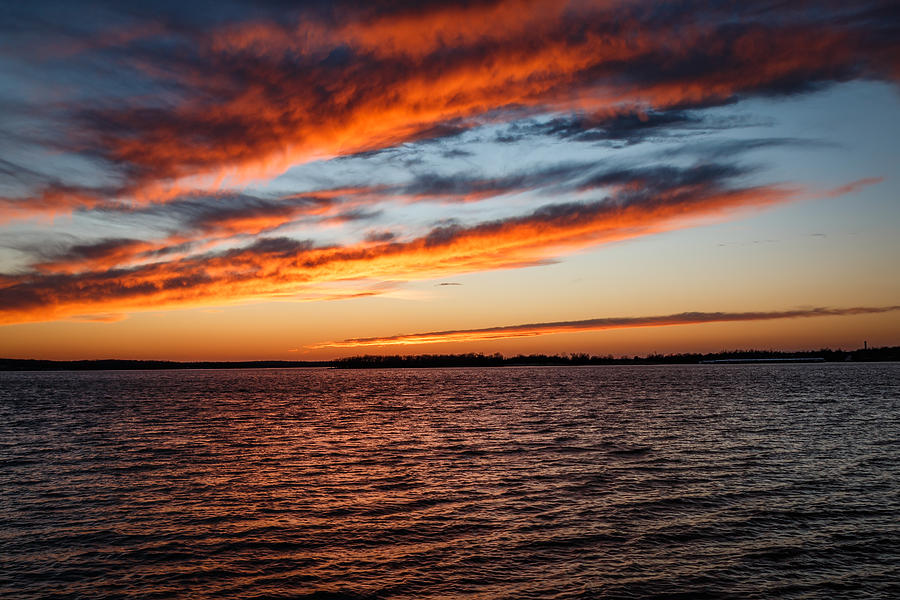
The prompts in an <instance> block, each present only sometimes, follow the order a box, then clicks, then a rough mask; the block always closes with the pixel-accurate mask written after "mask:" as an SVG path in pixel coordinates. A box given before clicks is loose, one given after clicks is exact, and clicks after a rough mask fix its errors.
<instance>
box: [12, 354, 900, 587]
mask: <svg viewBox="0 0 900 600" xmlns="http://www.w3.org/2000/svg"><path fill="white" fill-rule="evenodd" d="M898 409H900V364H896V363H894V364H891V363H886V364H872V365H860V364H847V365H844V364H824V365H704V366H683V367H676V366H665V367H566V368H555V367H554V368H542V367H534V368H500V369H433V370H383V371H382V370H379V371H339V370H325V369H309V370H306V369H303V370H236V371H201V370H198V371H161V372H140V371H130V372H75V373H73V372H63V373H0V459H2V470H0V596H3V597H10V598H23V599H28V598H126V597H127V598H301V599H302V598H309V599H313V598H315V599H340V598H385V599H387V598H398V599H413V598H415V599H436V598H478V599H487V598H618V597H635V598H646V597H667V598H668V597H672V598H675V597H679V598H704V597H708V598H832V597H840V598H894V597H900V497H898V494H900V411H898Z"/></svg>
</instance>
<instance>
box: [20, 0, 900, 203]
mask: <svg viewBox="0 0 900 600" xmlns="http://www.w3.org/2000/svg"><path fill="white" fill-rule="evenodd" d="M47 6H48V5H47V4H45V3H36V5H35V7H30V6H26V7H24V8H23V7H19V8H17V9H16V11H14V12H15V15H13V16H12V17H11V21H10V22H12V23H14V25H12V26H10V29H11V30H15V31H18V32H24V34H21V35H17V36H15V38H14V39H13V41H12V43H13V44H14V45H15V44H19V45H20V47H18V50H19V52H18V53H17V55H18V56H19V57H20V58H19V60H20V61H24V62H25V63H26V64H27V63H28V58H25V57H27V56H28V54H27V52H24V49H25V48H27V46H28V44H27V43H26V41H27V39H30V38H29V34H30V35H31V36H32V37H34V38H38V37H43V38H45V39H47V40H48V43H47V45H48V47H49V48H51V50H50V51H51V53H52V52H53V50H52V48H55V47H56V46H60V47H61V46H64V45H65V44H64V43H63V42H65V41H68V42H72V41H73V40H75V41H84V40H95V41H94V43H85V44H83V45H82V46H81V47H79V48H77V49H75V50H71V49H70V50H69V53H68V54H67V56H68V57H69V59H70V60H69V61H68V62H67V65H68V72H69V79H70V80H71V81H72V84H73V85H72V86H70V87H72V88H73V89H77V90H78V92H77V93H76V94H74V96H73V98H72V99H71V101H69V102H67V103H65V104H66V106H65V110H64V111H63V112H60V111H59V108H58V107H56V108H54V109H53V110H54V119H56V118H57V117H58V118H64V119H66V120H65V122H64V123H62V128H61V129H62V131H63V132H64V135H63V136H60V137H61V139H62V141H61V144H62V145H63V147H66V148H68V150H69V151H71V152H75V153H77V154H79V155H82V156H84V157H90V158H92V159H94V160H96V161H99V162H98V164H101V165H105V168H106V169H107V170H109V171H112V172H113V173H115V174H116V177H118V178H120V179H122V180H123V181H125V183H123V185H122V188H121V189H120V190H118V191H119V192H120V193H119V195H121V193H122V192H131V191H135V190H146V189H147V188H148V187H150V188H152V187H153V185H155V184H158V183H159V182H169V181H171V180H175V179H181V178H186V177H192V176H196V175H203V174H211V175H213V176H215V175H219V174H222V173H228V172H230V171H241V172H244V171H257V172H269V170H270V169H271V167H269V166H267V165H269V164H270V163H271V162H272V159H276V158H278V157H286V159H287V161H288V162H289V163H290V162H293V161H297V160H301V159H302V158H301V157H303V156H306V155H308V154H316V155H323V154H324V155H329V154H330V155H342V154H354V153H360V152H378V151H380V150H382V149H384V148H388V147H393V146H396V145H398V144H402V143H407V142H416V141H423V140H433V139H446V138H447V137H448V136H456V135H459V134H460V133H461V132H464V131H466V130H468V129H470V128H471V127H474V126H477V125H479V124H481V123H484V122H492V121H507V120H509V119H511V118H517V116H520V115H522V114H529V113H531V114H534V113H543V112H545V111H546V110H547V107H548V106H556V105H559V104H560V103H564V102H565V100H566V99H567V98H571V97H572V95H573V93H580V94H582V95H583V96H584V103H588V104H590V103H593V104H596V105H597V108H598V110H597V111H590V112H589V113H588V114H591V115H599V114H604V111H607V112H608V111H613V112H617V111H620V110H621V107H620V104H621V103H612V104H611V103H609V102H607V101H605V100H603V97H596V98H594V97H592V96H591V95H590V90H592V89H595V88H596V87H597V86H602V87H603V88H604V89H608V90H614V91H616V92H618V93H620V94H621V95H622V96H623V97H627V98H630V99H631V101H632V102H633V103H635V104H636V105H640V106H646V110H645V111H644V112H635V111H626V112H624V113H623V114H619V115H615V114H613V115H612V116H606V117H596V116H577V115H576V116H565V117H560V118H559V119H558V120H556V121H551V122H550V123H548V124H544V125H543V126H542V127H543V129H544V131H545V133H547V134H550V135H555V136H558V137H562V138H564V139H573V140H582V141H597V140H611V141H616V142H620V143H626V144H628V143H635V142H637V141H640V140H642V139H646V137H647V136H649V135H652V134H654V132H655V133H663V132H665V131H667V129H669V128H679V127H681V128H684V127H695V126H698V125H700V123H699V122H698V119H700V117H698V116H697V115H694V114H692V113H690V112H688V110H689V109H697V108H706V107H709V106H715V105H721V104H724V103H729V102H734V101H735V100H736V99H740V98H744V97H748V96H753V95H772V94H795V93H801V92H808V91H812V90H815V89H818V88H820V87H821V86H824V85H829V84H831V83H834V82H840V81H845V80H848V79H853V78H861V77H865V78H883V79H892V78H896V76H897V73H898V68H900V61H898V59H897V56H898V48H900V46H898V42H897V40H898V39H900V35H896V34H897V33H898V29H900V19H898V17H897V11H896V7H894V6H893V3H891V2H887V1H878V0H870V1H868V2H861V3H855V4H854V6H853V7H852V8H848V7H843V6H840V5H837V4H824V5H823V4H820V3H817V4H811V3H803V2H801V3H798V4H796V5H790V4H784V3H770V2H763V1H756V2H754V1H750V2H743V3H740V4H738V5H727V6H726V5H722V4H721V3H716V2H692V1H686V2H677V3H665V4H662V5H660V4H658V3H650V2H634V3H626V4H623V5H621V6H615V7H613V8H605V7H604V6H603V5H600V6H595V7H592V6H589V5H581V4H576V3H573V4H571V5H559V4H556V3H540V2H536V3H535V4H534V5H533V6H530V7H527V8H526V9H524V12H523V8H522V7H521V6H519V5H514V4H509V3H506V2H502V1H498V2H491V3H464V4H459V3H423V4H422V5H419V6H417V7H416V8H415V9H413V8H400V9H398V8H397V6H395V5H393V4H390V5H386V4H381V3H374V4H366V5H363V6H360V5H358V4H355V3H351V4H348V5H346V6H344V5H341V6H342V8H338V7H332V6H328V7H326V6H327V5H326V4H325V3H313V4H302V5H290V6H285V5H278V8H277V9H276V8H273V6H274V5H272V4H262V5H257V4H256V3H252V4H251V3H242V2H228V3H226V4H225V5H224V6H222V7H219V5H218V4H217V9H216V10H213V11H209V12H206V11H204V10H203V9H202V8H198V7H197V6H196V5H194V4H193V3H181V4H178V3H170V4H166V5H165V6H164V7H160V8H159V10H157V7H156V6H154V9H153V10H152V11H150V10H148V9H146V8H141V7H128V6H123V5H119V4H117V3H98V2H94V3H86V7H85V8H84V9H82V8H81V7H80V6H81V3H79V9H78V11H74V10H73V9H72V8H71V7H66V6H65V5H63V4H58V5H54V6H55V8H54V9H53V10H50V9H48V8H47ZM529 11H530V12H529ZM76 13H77V14H78V15H79V16H80V18H72V17H73V16H74V15H75V14H76ZM67 15H68V16H67ZM23 40H26V41H23ZM57 42H58V43H57ZM451 42H453V43H451ZM601 50H602V51H601ZM59 51H60V52H61V50H59ZM51 62H52V61H51ZM486 64H490V65H492V70H491V72H490V73H486V72H485V69H484V65H486ZM73 65H74V68H73ZM79 65H81V66H84V67H85V70H84V71H83V78H84V79H83V81H81V82H79V80H78V76H79V75H78V74H79ZM51 66H52V65H47V64H45V65H43V66H40V67H39V68H37V69H35V72H38V71H41V70H42V69H44V70H46V69H50V68H51ZM88 67H90V68H88ZM104 68H105V69H106V70H105V71H104V70H103V69H104ZM529 69H530V71H529ZM121 71H127V74H128V76H127V77H126V78H124V79H123V78H118V77H112V76H111V75H113V74H114V73H119V72H121ZM35 77H37V75H35ZM113 81H120V83H118V84H113ZM79 83H80V84H81V85H80V87H79ZM103 84H105V85H106V88H104V85H103ZM511 135H512V136H513V137H512V138H511V139H517V138H516V136H515V135H514V133H513V134H511ZM332 140H338V141H336V142H333V141H332ZM37 195H39V194H37ZM73 203H75V204H77V202H76V201H73ZM60 204H61V206H63V207H65V206H67V204H66V203H60ZM50 205H52V203H48V204H47V206H50Z"/></svg>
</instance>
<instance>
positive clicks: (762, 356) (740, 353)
mask: <svg viewBox="0 0 900 600" xmlns="http://www.w3.org/2000/svg"><path fill="white" fill-rule="evenodd" d="M894 361H900V346H885V347H881V348H865V349H864V348H859V349H857V350H848V351H845V350H831V349H822V350H810V351H803V352H777V351H769V350H730V351H725V352H714V353H707V354H696V353H681V354H649V355H646V356H633V357H613V356H609V355H608V356H594V355H588V354H557V355H546V354H530V355H516V356H509V357H507V356H503V355H501V354H475V353H469V354H416V355H406V356H402V355H366V356H352V357H348V358H338V359H334V360H319V361H288V360H255V361H189V362H180V361H166V360H127V359H126V360H121V359H101V360H41V359H16V358H0V371H130V370H182V369H302V368H315V367H318V368H321V367H331V368H335V369H393V368H440V367H518V366H585V365H687V364H747V363H776V364H780V363H823V362H831V363H833V362H894Z"/></svg>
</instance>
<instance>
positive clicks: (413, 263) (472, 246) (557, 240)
mask: <svg viewBox="0 0 900 600" xmlns="http://www.w3.org/2000/svg"><path fill="white" fill-rule="evenodd" d="M794 195H795V192H793V191H791V190H785V189H778V188H764V187H763V188H747V189H740V190H720V189H717V187H715V186H712V187H710V184H708V183H707V184H693V185H683V186H680V187H676V188H672V189H669V190H666V191H657V192H654V194H653V195H652V196H650V197H648V198H645V199H641V200H631V201H629V202H622V203H620V202H616V201H612V200H604V201H598V202H592V203H584V204H562V205H551V206H547V207H544V208H542V209H539V210H537V211H535V212H533V213H532V214H530V215H526V216H522V217H516V218H511V219H506V220H502V221H493V222H486V223H482V224H479V225H474V226H470V227H462V226H450V227H442V228H437V229H434V230H432V231H431V232H430V233H429V234H428V235H425V236H422V237H419V238H416V239H413V240H410V241H407V242H393V241H388V242H381V243H371V242H364V243H360V244H358V245H355V246H344V247H325V248H321V247H313V246H312V244H311V243H309V242H298V241H294V240H289V239H286V238H270V239H261V240H258V241H257V242H255V243H254V244H252V245H250V246H247V247H245V248H238V249H234V250H228V251H225V252H220V253H218V254H206V255H199V256H192V257H184V258H181V259H178V260H172V261H170V262H158V263H150V264H144V265H138V266H135V267H131V268H127V269H123V268H119V269H111V270H108V271H94V272H82V273H77V274H71V273H70V274H46V275H40V274H32V275H24V276H21V277H17V278H13V279H12V280H11V281H10V282H7V283H5V284H4V286H3V287H2V288H0V307H2V309H0V322H6V323H10V322H17V321H34V320H47V319H56V318H62V317H68V316H72V315H77V314H85V313H88V314H93V313H98V312H104V313H105V312H121V311H128V310H142V309H147V308H153V309H159V308H162V307H167V306H196V305H211V304H218V303H231V302H238V301H247V300H250V299H258V298H277V297H294V298H299V299H302V298H303V297H304V294H309V295H310V296H312V297H316V295H317V294H318V292H317V287H321V286H326V287H327V285H328V284H330V283H334V282H338V281H347V280H354V279H356V280H363V279H369V280H374V281H385V280H398V279H427V278H434V277H438V276H442V275H447V274H455V273H464V272H472V271H482V270H490V269H501V268H515V267H521V266H527V265H534V264H540V263H542V262H545V261H547V260H550V259H552V258H554V257H556V256H559V255H561V254H564V253H568V252H572V251H574V250H577V249H580V248H584V247H587V246H592V245H596V244H600V243H608V242H612V241H618V240H623V239H628V238H633V237H637V236H642V235H649V234H653V233H659V232H662V231H668V230H672V229H677V228H681V227H686V226H690V225H695V224H697V223H698V222H700V221H703V220H709V219H720V218H723V217H725V216H729V215H732V214H734V212H735V211H737V210H740V209H747V208H759V207H764V206H768V205H771V204H773V203H776V202H782V201H785V200H788V199H790V198H792V197H793V196H794ZM113 245H114V244H113ZM125 246H128V244H125ZM352 293H356V294H359V293H363V294H365V293H370V292H369V291H366V290H363V291H362V292H360V291H358V290H357V291H355V292H352ZM372 293H376V292H372Z"/></svg>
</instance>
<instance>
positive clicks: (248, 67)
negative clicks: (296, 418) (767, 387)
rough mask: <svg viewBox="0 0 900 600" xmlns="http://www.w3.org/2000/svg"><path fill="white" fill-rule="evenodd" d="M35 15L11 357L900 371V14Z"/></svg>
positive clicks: (14, 19)
mask: <svg viewBox="0 0 900 600" xmlns="http://www.w3.org/2000/svg"><path fill="white" fill-rule="evenodd" d="M2 14H3V17H2V18H0V356H3V357H9V358H45V359H85V358H134V359H174V360H251V359H283V360H291V359H295V360H312V359H326V358H331V357H339V356H347V355H355V354H363V353H366V354H384V353H390V354H416V353H455V352H484V353H494V352H501V353H504V354H508V355H509V354H517V353H538V352H540V353H565V352H579V353H580V352H588V353H591V354H598V355H608V354H612V355H616V356H622V355H633V354H647V353H656V352H663V353H665V352H695V351H697V352H701V351H702V352H711V351H718V350H722V349H735V348H762V349H769V348H770V349H779V350H799V349H815V348H821V347H832V348H845V349H855V348H857V347H861V346H862V345H863V343H864V342H867V343H868V345H869V346H870V347H872V346H882V345H897V344H900V276H898V275H897V266H896V265H897V262H898V258H900V204H898V199H900V198H898V196H900V194H898V192H900V183H898V172H900V169H898V166H900V93H898V92H900V88H898V82H900V7H898V5H897V3H896V2H893V1H891V0H886V1H881V0H871V1H869V0H862V1H859V2H853V3H845V2H832V1H816V2H804V1H803V0H797V1H795V2H789V3H783V2H774V1H771V0H746V1H742V2H725V1H721V2H711V1H700V0H682V1H678V2H645V1H641V0H637V1H628V2H619V1H615V0H596V1H590V0H584V1H582V0H579V1H572V2H564V1H558V0H554V1H528V0H495V1H491V2H479V1H468V2H428V1H416V2H412V1H408V2H407V1H395V2H381V1H378V0H375V1H371V2H343V1H335V2H324V1H322V2H307V3H289V2H284V1H272V2H259V1H255V2H238V1H228V0H217V1H216V2H204V1H199V2H174V1H172V2H168V1H163V2H153V3H145V2H141V3H134V4H133V5H132V4H129V3H127V2H77V3H74V2H68V1H65V2H63V1H61V2H44V1H35V2H27V3H22V2H4V3H3V6H2Z"/></svg>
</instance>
